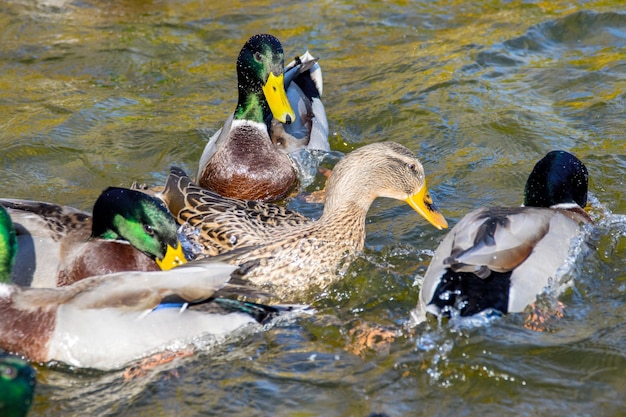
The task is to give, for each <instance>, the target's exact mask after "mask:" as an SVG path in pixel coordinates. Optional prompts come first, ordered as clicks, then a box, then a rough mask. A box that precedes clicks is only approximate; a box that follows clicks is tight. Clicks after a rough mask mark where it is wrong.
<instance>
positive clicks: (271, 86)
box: [263, 72, 296, 124]
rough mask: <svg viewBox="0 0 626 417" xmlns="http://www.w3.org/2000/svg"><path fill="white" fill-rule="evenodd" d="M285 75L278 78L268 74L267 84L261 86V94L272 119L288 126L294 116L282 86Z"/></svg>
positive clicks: (294, 118)
mask: <svg viewBox="0 0 626 417" xmlns="http://www.w3.org/2000/svg"><path fill="white" fill-rule="evenodd" d="M284 79H285V75H284V74H280V75H279V76H278V77H277V76H275V75H274V73H273V72H270V76H269V77H267V82H266V83H265V85H264V86H263V94H265V99H266V100H267V104H269V105H270V110H271V111H272V115H274V118H275V119H276V120H278V121H279V122H281V123H285V124H290V123H291V122H293V121H294V120H296V114H295V113H294V111H293V109H292V108H291V104H289V100H287V92H286V91H285V84H284V82H285V81H284Z"/></svg>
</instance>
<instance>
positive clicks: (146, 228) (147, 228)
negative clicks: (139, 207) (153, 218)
mask: <svg viewBox="0 0 626 417" xmlns="http://www.w3.org/2000/svg"><path fill="white" fill-rule="evenodd" d="M143 230H144V231H145V232H146V233H147V234H148V235H150V236H154V230H153V229H152V226H150V225H149V224H144V225H143Z"/></svg>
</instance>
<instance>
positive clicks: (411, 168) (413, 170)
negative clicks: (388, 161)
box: [407, 164, 417, 172]
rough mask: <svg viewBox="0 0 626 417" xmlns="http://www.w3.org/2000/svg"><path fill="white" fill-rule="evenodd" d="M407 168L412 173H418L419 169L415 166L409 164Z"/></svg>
mask: <svg viewBox="0 0 626 417" xmlns="http://www.w3.org/2000/svg"><path fill="white" fill-rule="evenodd" d="M407 167H408V168H409V170H410V171H411V172H416V171H417V167H416V166H415V164H407Z"/></svg>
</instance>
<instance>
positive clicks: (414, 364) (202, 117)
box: [0, 0, 626, 416]
mask: <svg viewBox="0 0 626 417" xmlns="http://www.w3.org/2000/svg"><path fill="white" fill-rule="evenodd" d="M622 9H623V5H622V4H621V2H618V1H607V0H596V1H588V2H585V9H582V8H581V6H577V5H575V4H572V2H566V1H556V2H536V1H531V2H528V1H515V0H514V1H510V2H506V3H501V2H486V1H479V2H470V3H468V2H464V1H459V0H448V1H441V2H435V3H433V2H406V1H393V2H384V3H377V2H367V1H361V2H348V1H333V2H304V1H296V2H291V3H284V4H282V3H281V4H271V3H270V2H262V1H252V2H240V1H234V2H233V1H229V2H220V1H208V0H206V1H203V0H192V1H186V2H178V1H170V0H163V1H151V0H146V1H131V0H115V1H109V2H99V1H91V0H87V1H81V2H76V1H63V0H51V1H37V2H28V1H22V0H10V1H7V2H4V3H3V4H2V5H0V24H1V25H2V28H3V29H2V31H1V32H0V36H1V42H0V86H1V87H2V97H0V126H1V129H0V143H2V145H3V149H4V152H3V153H2V154H1V155H0V161H1V163H2V165H3V167H4V181H3V182H2V184H1V185H0V187H1V188H2V190H1V192H2V196H5V197H18V198H29V199H37V200H48V201H55V202H60V203H64V204H70V205H75V206H78V207H79V208H83V209H89V208H90V207H91V204H92V203H93V201H94V200H95V198H96V197H97V195H99V193H100V191H101V190H102V189H103V188H105V187H106V186H109V185H118V186H119V185H121V186H128V185H130V183H131V182H132V181H139V182H145V183H147V184H157V185H158V184H162V183H163V182H164V180H165V177H166V175H167V172H168V168H169V166H170V165H172V164H174V165H179V166H181V167H182V168H183V169H185V170H187V171H188V172H190V173H193V172H194V171H195V169H196V166H197V161H198V158H199V157H200V154H201V152H202V149H203V148H204V144H205V143H206V140H207V139H208V137H210V136H211V134H212V133H213V132H215V130H216V129H217V128H219V126H220V124H221V123H222V122H223V120H225V119H226V117H227V115H228V114H229V113H231V112H232V111H233V109H234V107H235V90H236V76H235V73H234V66H235V59H236V56H237V53H238V51H239V49H240V48H241V45H242V44H243V42H244V41H245V40H246V39H247V38H248V37H249V36H250V35H251V34H253V33H261V32H268V31H269V32H272V33H273V34H275V35H276V36H278V37H279V39H281V40H282V41H283V44H284V48H285V52H286V55H287V56H288V57H289V56H292V55H295V54H300V53H301V52H302V51H303V50H304V49H307V48H308V49H309V50H310V51H311V52H312V53H313V55H315V56H319V57H320V64H321V65H322V68H323V71H324V84H325V89H324V103H325V107H326V111H327V114H328V119H329V122H330V132H331V138H330V140H331V147H332V149H333V151H335V152H334V153H333V155H330V156H328V157H327V158H325V159H324V160H323V162H322V164H323V165H325V166H329V167H331V166H332V165H333V164H334V163H335V162H336V160H337V159H338V157H339V155H340V154H341V153H343V152H349V151H350V150H352V149H354V148H355V147H358V146H362V145H364V144H366V143H371V142H377V141H382V140H394V141H397V142H400V143H402V144H404V145H406V146H408V147H410V148H412V149H414V150H415V152H416V153H417V154H418V156H419V157H420V159H421V160H422V162H423V163H424V166H425V170H426V174H427V176H428V178H429V188H430V190H431V192H432V193H433V197H434V198H435V200H436V202H437V203H438V205H439V207H440V209H442V211H443V212H444V214H445V215H446V217H447V218H448V220H449V221H450V224H451V226H453V225H454V224H455V223H456V222H457V221H458V220H459V219H460V218H462V217H463V215H465V214H466V213H468V212H469V211H471V210H473V209H475V208H476V207H478V206H481V205H488V204H501V205H516V204H519V203H521V200H522V195H521V192H522V190H523V184H524V182H525V180H526V177H527V175H528V171H529V170H530V168H531V166H532V162H529V161H536V160H537V159H538V157H540V156H541V155H544V154H545V153H546V152H548V151H549V150H552V149H555V148H562V149H566V150H569V151H571V152H573V153H575V154H576V155H577V156H578V157H579V158H580V159H581V160H583V161H584V162H585V164H586V165H587V167H588V169H589V174H590V190H591V193H592V194H593V196H592V198H591V199H590V201H591V206H592V207H591V213H592V216H594V218H595V219H597V223H598V230H597V231H596V232H595V233H594V234H593V235H592V236H591V238H590V243H591V245H592V247H593V250H592V251H591V253H590V254H589V255H587V256H585V257H584V261H583V262H579V263H577V264H576V268H574V270H573V271H572V272H571V274H572V277H573V286H572V288H571V289H570V290H568V291H567V292H566V293H565V294H564V295H563V296H561V297H560V298H559V301H560V302H561V303H563V304H564V306H565V307H564V310H563V312H564V316H563V317H562V318H560V319H558V320H554V321H552V322H550V324H549V326H547V328H546V329H545V330H546V331H544V332H536V331H531V330H528V329H526V328H524V319H525V317H524V315H523V314H520V315H511V316H507V317H484V318H480V319H474V320H472V321H458V322H455V321H451V322H447V323H442V324H439V323H436V322H428V323H424V324H422V325H420V326H418V327H416V328H411V327H409V326H408V320H409V312H410V310H411V309H412V308H413V307H414V306H415V303H416V300H417V294H418V291H419V283H420V278H421V277H422V276H423V274H424V272H425V271H426V268H427V266H428V262H429V260H430V256H431V255H432V250H433V249H434V248H435V247H436V246H437V244H438V243H439V241H440V239H441V238H442V237H443V235H444V233H443V232H440V231H437V230H434V229H433V228H431V227H427V225H426V224H425V223H424V222H423V221H422V220H421V219H418V218H417V216H415V214H414V213H412V212H411V211H410V208H408V207H405V206H402V205H400V204H397V202H395V201H388V200H383V199H381V200H380V201H377V202H376V203H375V204H374V206H373V207H372V210H371V211H370V215H369V217H368V225H367V232H368V237H367V242H366V250H365V253H364V254H363V256H362V257H360V258H359V259H358V260H357V261H356V262H355V263H354V264H353V265H352V266H351V267H350V268H349V269H348V271H347V272H346V274H345V278H344V280H343V281H342V282H340V283H338V284H337V285H336V286H334V287H333V288H331V289H330V290H329V291H328V293H327V294H323V295H321V296H320V298H319V300H318V301H317V302H316V305H315V307H316V309H317V314H316V315H313V316H311V317H299V318H297V319H295V320H293V321H289V322H284V323H280V324H278V325H276V326H275V327H273V328H271V329H268V330H267V331H266V332H262V333H255V334H252V335H249V336H246V337H243V338H239V339H237V340H233V341H229V342H228V343H226V344H225V345H224V346H221V347H220V348H218V349H216V350H213V349H212V350H201V351H200V352H198V354H197V355H194V356H192V357H190V358H184V359H180V360H178V361H175V362H173V363H170V364H168V365H164V366H162V367H159V368H157V369H154V370H151V371H150V372H148V373H147V374H146V375H144V376H143V377H141V378H136V379H133V380H124V377H123V374H122V372H111V373H104V374H103V373H99V372H93V371H89V370H74V369H70V368H68V367H66V366H64V365H58V366H43V367H40V372H39V376H38V379H39V385H38V392H37V394H36V399H35V404H34V405H33V407H32V411H31V415H32V416H57V415H81V416H83V415H116V416H127V415H128V416H130V415H132V416H137V415H146V416H147V415H150V416H153V415H168V416H169V415H180V416H186V415H189V416H191V415H242V416H243V415H246V416H249V415H258V416H267V415H276V416H293V415H302V416H321V415H324V416H367V415H368V414H369V413H372V412H385V413H386V414H388V415H389V416H405V415H429V416H433V415H440V416H444V415H445V416H447V415H485V416H490V415H494V416H495V415H532V416H542V415H543V416H552V415H555V414H556V413H560V414H563V413H567V414H568V415H576V416H585V415H606V416H610V415H614V416H618V415H622V414H623V393H624V390H623V386H624V384H625V383H626V380H625V377H624V375H625V370H626V348H625V347H624V346H626V331H625V329H626V327H625V326H624V324H623V322H624V317H626V307H624V306H625V305H626V303H624V301H625V299H626V298H625V297H626V275H624V261H625V259H626V257H625V255H624V254H625V249H626V239H625V237H626V217H625V215H624V214H623V213H626V206H625V203H624V177H625V173H626V152H624V150H625V148H624V140H625V139H626V136H625V135H624V131H625V129H624V126H625V124H624V123H625V122H624V120H626V118H625V117H624V116H625V115H626V105H625V103H626V96H625V93H624V91H626V76H625V75H624V74H625V73H626V72H625V71H624V69H625V68H626V56H625V54H626V52H625V51H626V29H625V28H626V14H624V12H623V10H622ZM322 185H323V179H322V178H321V177H320V176H319V175H318V176H315V177H314V178H311V185H310V186H309V187H308V190H309V191H312V190H315V189H317V188H319V187H320V186H322ZM289 205H290V206H291V207H293V208H295V209H297V210H299V211H302V212H303V213H305V214H306V215H308V216H311V217H317V216H319V215H320V213H321V206H320V205H318V204H307V203H305V202H304V201H303V199H301V198H294V199H293V200H291V201H290V202H289ZM548 301H550V300H548ZM368 329H369V330H370V331H369V332H368ZM368 335H369V336H370V339H368V338H367V336H368ZM368 340H369V342H370V347H369V348H363V343H366V344H367V341H368Z"/></svg>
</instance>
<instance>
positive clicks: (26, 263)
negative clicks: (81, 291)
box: [0, 188, 185, 287]
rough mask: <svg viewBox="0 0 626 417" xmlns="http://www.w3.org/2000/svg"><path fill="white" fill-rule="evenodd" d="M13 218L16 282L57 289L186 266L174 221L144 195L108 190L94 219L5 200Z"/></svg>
mask: <svg viewBox="0 0 626 417" xmlns="http://www.w3.org/2000/svg"><path fill="white" fill-rule="evenodd" d="M0 204H2V205H3V206H5V207H6V208H7V210H8V213H9V215H10V216H11V218H12V221H13V224H14V226H15V230H16V233H17V242H18V249H17V255H16V261H15V267H14V268H13V271H14V272H13V281H14V282H15V283H17V284H19V285H23V286H34V287H56V286H62V285H67V284H71V283H72V282H75V281H78V280H80V279H83V278H85V277H88V276H92V275H103V274H108V273H113V272H118V271H129V270H137V271H152V270H159V269H161V268H164V269H169V268H172V267H174V266H176V265H179V264H181V263H184V262H185V258H184V255H183V253H182V245H181V244H180V243H179V241H178V237H177V234H176V232H177V227H178V225H177V224H176V222H175V220H174V219H173V218H172V217H171V215H170V214H169V213H168V212H167V209H166V208H165V207H164V206H163V205H162V203H161V202H160V201H159V200H157V199H155V198H153V197H150V196H148V195H147V194H145V193H141V192H139V191H134V190H129V189H125V188H108V189H107V190H105V191H104V192H103V193H102V194H101V195H100V197H99V198H98V199H97V200H96V203H95V204H94V209H93V217H92V216H91V215H90V214H88V213H86V212H83V211H80V210H77V209H74V208H72V207H66V206H59V205H56V204H52V203H45V202H38V201H28V200H10V199H0Z"/></svg>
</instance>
